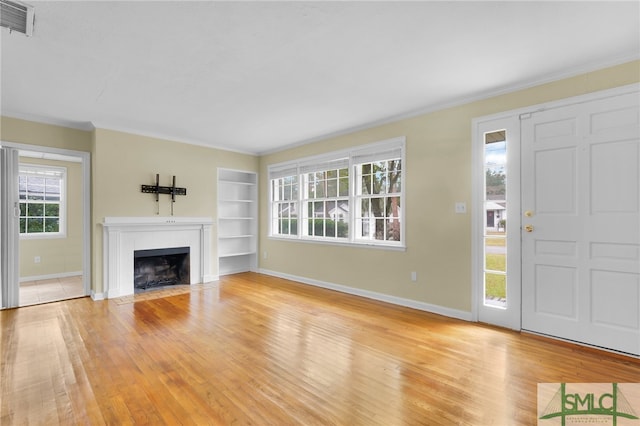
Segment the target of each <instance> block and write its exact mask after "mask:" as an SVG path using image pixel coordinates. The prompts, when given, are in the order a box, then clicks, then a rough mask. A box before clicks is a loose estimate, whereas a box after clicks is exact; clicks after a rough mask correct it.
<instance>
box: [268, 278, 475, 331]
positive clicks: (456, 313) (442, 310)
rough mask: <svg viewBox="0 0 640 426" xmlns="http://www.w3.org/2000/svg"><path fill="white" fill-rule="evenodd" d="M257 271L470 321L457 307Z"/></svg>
mask: <svg viewBox="0 0 640 426" xmlns="http://www.w3.org/2000/svg"><path fill="white" fill-rule="evenodd" d="M258 272H259V273H261V274H265V275H270V276H273V277H278V278H284V279H287V280H292V281H296V282H298V283H302V284H308V285H312V286H315V287H320V288H325V289H328V290H335V291H339V292H341V293H346V294H351V295H354V296H360V297H365V298H367V299H373V300H378V301H380V302H386V303H390V304H392V305H397V306H404V307H407V308H412V309H417V310H419V311H424V312H429V313H432V314H438V315H443V316H446V317H449V318H456V319H460V320H463V321H471V320H472V317H471V313H470V312H466V311H460V310H458V309H451V308H447V307H444V306H439V305H432V304H430V303H425V302H419V301H417V300H412V299H405V298H402V297H397V296H391V295H388V294H383V293H377V292H374V291H369V290H362V289H358V288H354V287H349V286H345V285H342V284H334V283H330V282H327V281H320V280H314V279H311V278H305V277H300V276H297V275H291V274H286V273H282V272H277V271H271V270H268V269H262V268H260V269H259V271H258Z"/></svg>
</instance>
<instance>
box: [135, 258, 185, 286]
mask: <svg viewBox="0 0 640 426" xmlns="http://www.w3.org/2000/svg"><path fill="white" fill-rule="evenodd" d="M189 251H190V248H189V247H172V248H164V249H152V250H136V251H134V252H133V277H134V292H135V293H140V292H143V291H146V290H149V289H152V288H154V289H155V288H158V287H164V286H171V285H177V284H190V270H189V263H190V262H189Z"/></svg>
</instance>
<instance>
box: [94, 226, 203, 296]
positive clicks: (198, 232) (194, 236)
mask: <svg viewBox="0 0 640 426" xmlns="http://www.w3.org/2000/svg"><path fill="white" fill-rule="evenodd" d="M212 226H213V218H210V217H173V216H172V217H162V216H150V217H120V216H119V217H105V218H104V222H103V223H102V227H103V260H104V265H103V285H104V294H105V295H106V297H108V298H113V297H121V296H129V295H132V294H133V293H134V285H133V281H134V276H133V275H134V274H133V252H134V251H136V250H149V249H160V248H168V247H189V248H190V255H189V258H190V263H191V265H190V275H191V276H190V284H198V283H204V282H209V281H213V280H214V279H215V278H214V277H213V276H212V275H211V228H212Z"/></svg>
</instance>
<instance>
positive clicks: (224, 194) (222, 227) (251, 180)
mask: <svg viewBox="0 0 640 426" xmlns="http://www.w3.org/2000/svg"><path fill="white" fill-rule="evenodd" d="M257 183H258V176H257V174H256V173H254V172H248V171H241V170H230V169H218V273H219V274H220V275H228V274H234V273H238V272H245V271H254V270H256V269H257V260H258V259H257V254H256V253H257V244H258V220H257V213H258V205H257V204H258V203H257V201H258V192H257Z"/></svg>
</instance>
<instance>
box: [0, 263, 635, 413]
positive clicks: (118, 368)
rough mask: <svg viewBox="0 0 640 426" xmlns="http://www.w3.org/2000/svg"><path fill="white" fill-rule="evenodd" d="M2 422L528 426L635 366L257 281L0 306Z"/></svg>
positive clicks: (232, 279)
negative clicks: (542, 401) (570, 391)
mask: <svg viewBox="0 0 640 426" xmlns="http://www.w3.org/2000/svg"><path fill="white" fill-rule="evenodd" d="M0 330H1V333H2V334H1V336H0V362H1V364H0V387H1V394H0V424H2V425H13V424H16V425H26V424H34V425H35V424H47V425H52V424H91V425H100V424H117V425H125V424H149V425H160V424H185V425H189V424H194V425H207V424H212V425H249V424H252V425H331V424H335V425H385V426H389V425H451V424H456V425H458V424H459V425H533V424H536V421H537V420H536V412H537V401H536V389H537V383H540V382H553V383H556V382H579V383H584V382H619V383H626V382H634V383H635V382H640V361H638V360H637V359H634V358H628V357H624V356H619V355H614V354H610V353H607V352H603V351H597V350H593V349H588V348H583V347H580V346H575V345H570V344H566V343H559V342H556V341H553V340H548V339H544V338H540V337H536V336H531V335H527V334H520V333H516V332H513V331H507V330H503V329H498V328H493V327H489V326H483V325H478V324H474V323H468V322H464V321H458V320H454V319H449V318H445V317H441V316H438V315H432V314H428V313H424V312H420V311H415V310H411V309H407V308H402V307H397V306H392V305H388V304H385V303H380V302H375V301H371V300H367V299H362V298H358V297H355V296H349V295H345V294H341V293H337V292H332V291H328V290H323V289H318V288H314V287H310V286H306V285H302V284H298V283H295V282H292V281H287V280H282V279H278V278H273V277H268V276H264V275H259V274H254V273H246V274H238V275H232V276H228V277H223V278H222V279H221V281H220V283H219V285H216V286H207V287H201V288H199V289H197V290H195V289H194V290H192V291H191V292H190V293H186V294H180V295H175V296H170V297H165V298H157V299H153V300H144V301H135V302H131V303H116V301H115V300H105V301H98V302H94V301H92V300H91V299H89V298H82V299H74V300H68V301H63V302H56V303H51V304H47V305H38V306H30V307H25V308H20V309H13V310H5V311H1V312H0Z"/></svg>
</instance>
